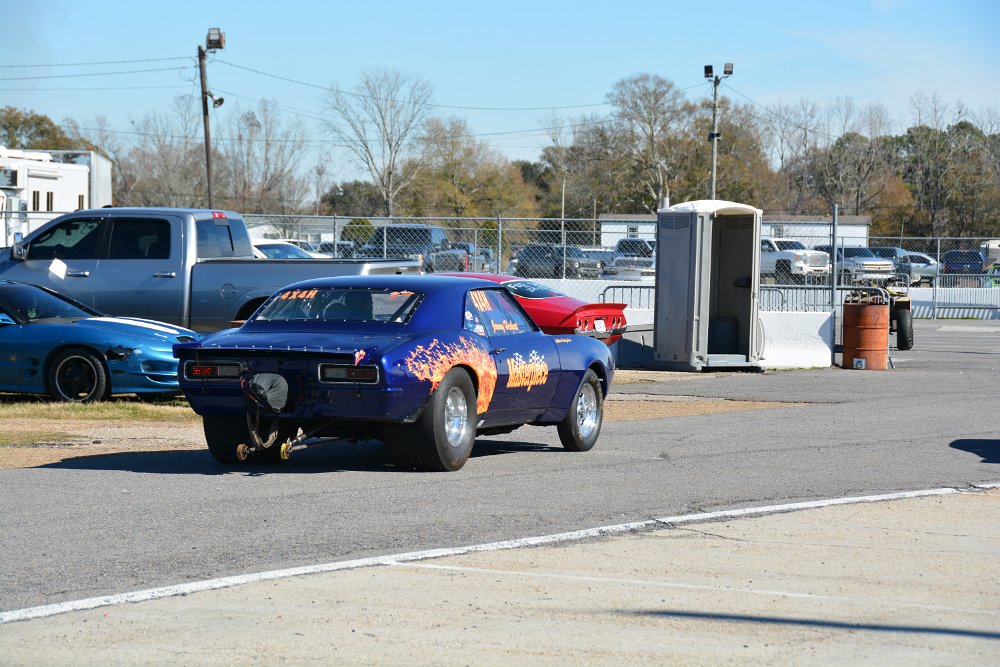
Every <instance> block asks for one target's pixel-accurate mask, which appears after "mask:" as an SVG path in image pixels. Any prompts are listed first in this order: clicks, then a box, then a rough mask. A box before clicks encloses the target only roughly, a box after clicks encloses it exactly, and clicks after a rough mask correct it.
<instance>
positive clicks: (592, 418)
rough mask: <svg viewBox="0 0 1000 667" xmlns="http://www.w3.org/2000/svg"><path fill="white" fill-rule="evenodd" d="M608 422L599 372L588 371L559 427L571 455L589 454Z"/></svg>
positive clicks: (561, 437) (561, 440)
mask: <svg viewBox="0 0 1000 667" xmlns="http://www.w3.org/2000/svg"><path fill="white" fill-rule="evenodd" d="M603 422H604V395H603V393H602V392H601V380H600V378H598V377H597V373H595V372H594V371H592V370H590V369H587V372H586V373H584V374H583V380H582V381H581V382H580V386H579V387H578V388H577V390H576V394H575V395H574V396H573V402H572V404H571V405H570V406H569V411H568V412H567V413H566V418H565V419H563V420H562V421H561V422H560V423H559V426H558V429H559V441H560V442H561V443H562V446H563V447H564V448H566V449H567V450H569V451H571V452H586V451H588V450H590V449H592V448H593V447H594V445H595V444H596V443H597V436H599V435H600V434H601V424H602V423H603Z"/></svg>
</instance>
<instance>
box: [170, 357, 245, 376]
mask: <svg viewBox="0 0 1000 667" xmlns="http://www.w3.org/2000/svg"><path fill="white" fill-rule="evenodd" d="M242 373H243V364H241V363H239V362H221V363H220V362H201V361H187V362H185V363H184V377H186V378H187V379H189V380H235V379H237V378H239V377H240V375H241V374H242Z"/></svg>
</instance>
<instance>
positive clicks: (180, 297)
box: [0, 208, 420, 331]
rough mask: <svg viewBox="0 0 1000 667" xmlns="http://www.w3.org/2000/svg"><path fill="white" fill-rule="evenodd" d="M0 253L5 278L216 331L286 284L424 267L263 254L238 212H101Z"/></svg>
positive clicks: (104, 307) (106, 308)
mask: <svg viewBox="0 0 1000 667" xmlns="http://www.w3.org/2000/svg"><path fill="white" fill-rule="evenodd" d="M19 237H20V235H15V243H14V245H13V246H12V247H11V248H10V249H9V250H7V251H4V252H3V253H2V254H0V277H3V278H5V279H8V280H16V281H20V282H25V283H32V284H35V285H41V286H44V287H49V288H51V289H54V290H56V291H57V292H59V293H60V294H63V295H65V296H68V297H70V298H72V299H75V300H76V301H79V302H80V303H82V304H84V305H86V306H89V307H91V308H93V309H95V310H97V311H100V312H103V313H107V314H110V315H120V316H128V317H141V318H144V319H151V320H159V321H161V322H168V323H170V324H177V325H180V326H183V327H187V328H189V329H194V330H197V331H215V330H218V329H223V328H226V327H228V326H229V323H230V322H231V321H233V320H243V319H246V318H247V317H249V316H250V315H251V314H252V313H253V312H254V311H255V310H256V309H257V307H258V306H259V305H260V304H261V303H263V302H264V300H265V299H267V298H268V297H269V296H271V294H273V293H274V292H275V291H277V290H278V289H279V288H281V287H284V286H285V285H288V284H289V283H293V282H296V281H299V280H304V279H308V278H313V277H324V276H334V275H352V274H373V273H391V274H395V273H419V270H420V269H419V266H418V265H417V263H416V262H412V261H405V260H374V259H372V260H365V261H357V260H334V259H290V260H271V259H258V258H256V257H255V256H254V252H253V245H252V244H251V242H250V236H249V234H248V233H247V228H246V225H245V224H244V222H243V218H241V217H240V215H239V214H238V213H233V212H231V211H209V210H201V209H180V208H102V209H95V210H89V211H76V212H74V213H69V214H66V215H63V216H60V217H58V218H55V219H54V220H51V221H49V222H48V223H46V224H45V225H43V226H42V227H40V228H38V229H37V230H35V231H34V232H32V233H31V234H29V235H28V236H27V237H25V238H23V239H22V238H19Z"/></svg>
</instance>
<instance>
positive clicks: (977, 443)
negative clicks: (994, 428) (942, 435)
mask: <svg viewBox="0 0 1000 667" xmlns="http://www.w3.org/2000/svg"><path fill="white" fill-rule="evenodd" d="M951 447H952V449H961V450H962V451H963V452H970V453H972V454H975V455H976V456H979V457H981V458H982V459H983V460H982V463H1000V440H955V441H954V442H952V443H951Z"/></svg>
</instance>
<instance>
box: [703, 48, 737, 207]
mask: <svg viewBox="0 0 1000 667" xmlns="http://www.w3.org/2000/svg"><path fill="white" fill-rule="evenodd" d="M722 72H723V73H722V76H718V75H715V74H714V73H713V71H712V66H711V65H705V78H706V79H710V80H711V81H712V131H711V132H710V133H709V134H708V140H709V141H711V142H712V176H711V181H710V185H709V192H708V198H709V199H715V169H716V164H717V163H718V155H719V137H720V136H722V135H721V134H720V133H719V82H720V81H722V80H723V79H725V78H728V77H730V76H732V75H733V64H732V63H726V64H725V66H724V67H723V70H722Z"/></svg>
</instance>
